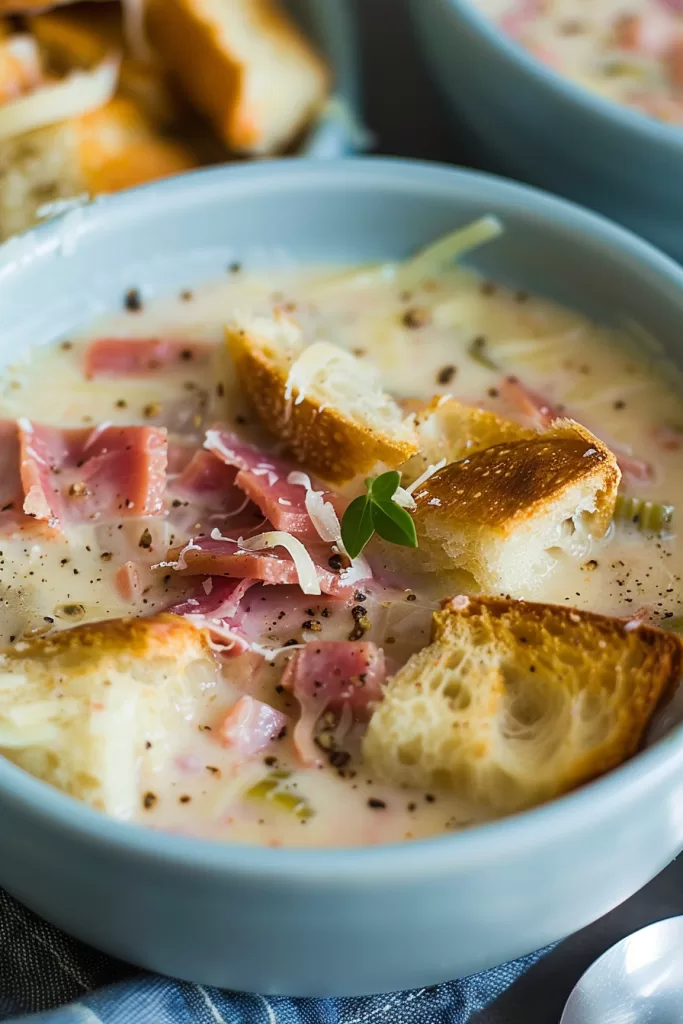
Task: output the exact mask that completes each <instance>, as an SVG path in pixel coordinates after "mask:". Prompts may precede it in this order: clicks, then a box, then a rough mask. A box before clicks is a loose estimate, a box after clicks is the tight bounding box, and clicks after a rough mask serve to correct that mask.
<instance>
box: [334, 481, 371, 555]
mask: <svg viewBox="0 0 683 1024" xmlns="http://www.w3.org/2000/svg"><path fill="white" fill-rule="evenodd" d="M374 532H375V528H374V526H373V525H372V503H371V501H370V498H369V496H368V495H367V494H361V496H360V497H359V498H354V499H353V501H352V502H351V504H350V505H349V507H348V508H347V509H346V512H345V513H344V515H343V517H342V522H341V535H342V541H343V542H344V547H345V548H346V551H347V554H348V556H349V558H357V557H358V555H359V554H360V553H361V551H362V550H363V548H364V547H365V545H366V544H367V542H368V541H369V540H370V538H371V537H372V535H373V533H374Z"/></svg>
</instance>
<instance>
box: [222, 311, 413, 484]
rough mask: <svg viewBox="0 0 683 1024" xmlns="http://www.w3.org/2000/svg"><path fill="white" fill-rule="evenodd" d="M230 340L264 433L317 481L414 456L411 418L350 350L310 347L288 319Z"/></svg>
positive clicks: (255, 322) (242, 330)
mask: <svg viewBox="0 0 683 1024" xmlns="http://www.w3.org/2000/svg"><path fill="white" fill-rule="evenodd" d="M227 342H228V347H229V350H230V353H231V355H232V358H233V361H234V363H235V367H236V370H237V376H238V378H239V382H240V385H241V387H242V389H243V391H244V393H245V394H246V395H247V396H248V398H249V400H250V401H251V403H252V405H253V406H254V408H255V410H256V412H257V413H258V415H259V418H260V420H261V422H262V423H263V425H264V427H266V428H267V429H268V430H270V431H271V432H272V433H273V434H275V436H276V437H278V438H280V439H281V440H283V441H285V442H286V443H287V445H288V447H289V448H290V449H291V450H292V452H293V453H294V455H295V456H296V457H297V459H298V460H299V461H300V462H301V463H302V464H303V465H304V466H306V467H307V468H309V469H310V470H311V471H312V472H314V473H316V474H317V475H318V476H321V477H323V478H324V479H325V480H329V481H331V482H332V483H336V484H342V483H344V482H346V481H348V480H351V479H352V478H353V477H355V476H357V475H358V474H359V473H368V472H370V470H371V469H373V467H374V466H376V465H377V464H378V463H382V464H384V465H386V466H390V467H395V466H398V465H400V464H401V463H402V462H405V460H406V459H408V458H410V456H411V455H414V454H415V452H416V451H417V448H418V444H417V437H416V434H415V430H414V427H413V425H412V420H411V419H410V418H408V419H404V417H403V413H402V411H401V409H400V408H399V406H398V405H397V404H396V402H394V400H393V398H391V396H390V395H387V394H386V393H385V392H384V391H383V390H382V388H381V386H380V384H379V381H378V379H377V377H376V375H375V374H374V373H373V372H372V370H371V369H370V367H368V366H367V365H366V364H364V363H361V362H360V361H359V360H358V359H356V357H355V356H353V355H351V353H350V352H347V351H345V350H344V349H341V348H338V347H337V346H336V345H330V344H328V343H327V342H317V343H315V344H313V345H310V346H309V347H308V348H306V347H305V346H304V343H303V340H302V337H301V332H300V331H299V330H298V328H297V327H296V325H294V323H293V322H292V321H290V320H288V319H286V318H284V317H281V318H280V319H279V320H278V319H276V320H266V319H261V318H256V319H252V320H250V321H248V322H246V323H245V324H244V325H243V326H240V325H235V326H233V327H230V328H228V330H227Z"/></svg>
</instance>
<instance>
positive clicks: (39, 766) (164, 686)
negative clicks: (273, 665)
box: [0, 614, 219, 818]
mask: <svg viewBox="0 0 683 1024" xmlns="http://www.w3.org/2000/svg"><path fill="white" fill-rule="evenodd" d="M218 679H219V668H218V665H217V663H216V661H215V658H214V655H213V654H212V652H211V650H210V647H209V645H208V640H207V635H206V634H205V633H204V632H203V631H201V630H199V629H197V628H196V627H195V626H193V625H192V624H191V623H190V622H188V621H187V620H186V619H184V618H181V617H180V616H176V615H166V614H162V615H157V616H155V617H153V618H149V619H115V620H110V621H107V622H99V623H93V624H88V625H84V626H78V627H76V628H74V629H69V630H65V631H63V632H61V633H56V634H55V635H54V636H50V637H44V638H36V639H30V640H24V641H20V642H19V643H17V644H15V645H14V646H12V647H8V648H5V649H4V650H3V651H2V653H0V754H1V755H3V756H4V757H6V758H8V759H9V760H10V761H13V762H14V763H15V764H17V765H19V767H21V768H23V769H24V770H25V771H27V772H29V773H30V774H31V775H34V776H36V777H37V778H39V779H42V780H44V781H45V782H48V783H50V784H51V785H53V786H55V787H56V788H57V789H60V790H63V791H64V792H65V793H68V794H70V795H71V796H73V797H76V798H77V799H79V800H83V801H84V802H85V803H88V804H90V805H91V806H92V807H95V808H97V809H98V810H101V811H104V812H105V813H107V814H110V815H113V816H114V817H118V818H130V817H132V816H133V815H134V814H135V812H136V810H137V809H138V806H139V801H140V792H139V774H138V773H139V770H140V767H141V766H147V767H150V768H151V769H153V768H154V766H155V765H156V764H157V763H158V759H159V758H162V760H163V756H164V752H166V753H167V752H168V750H169V749H170V745H171V744H172V733H173V730H174V728H176V727H177V725H178V724H179V723H181V722H183V721H188V720H191V719H192V717H193V715H194V714H195V711H196V710H198V709H199V708H201V707H203V706H204V704H205V701H206V694H207V692H209V691H210V688H211V686H215V685H216V683H217V681H218Z"/></svg>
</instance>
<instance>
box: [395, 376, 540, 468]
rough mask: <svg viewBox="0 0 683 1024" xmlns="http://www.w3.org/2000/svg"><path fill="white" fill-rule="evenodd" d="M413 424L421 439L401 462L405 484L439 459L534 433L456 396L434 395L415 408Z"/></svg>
mask: <svg viewBox="0 0 683 1024" xmlns="http://www.w3.org/2000/svg"><path fill="white" fill-rule="evenodd" d="M415 428H416V430H417V435H418V439H419V442H420V451H419V452H418V454H417V455H415V456H413V458H412V459H411V460H410V461H409V462H407V463H406V464H405V465H404V466H401V474H402V483H403V485H404V486H406V485H407V484H410V483H413V481H415V480H417V479H418V477H420V476H422V474H423V473H424V472H425V470H427V469H428V468H429V466H434V465H436V464H437V463H438V462H441V460H442V459H445V460H446V462H447V463H450V462H457V461H458V460H459V459H464V458H465V457H466V456H468V455H474V453H475V452H479V451H481V450H482V449H483V448H491V447H492V446H493V445H495V444H507V443H508V442H510V441H526V440H530V439H531V438H534V437H536V436H538V435H537V433H536V432H535V431H533V430H529V429H528V428H527V427H522V426H520V424H519V423H515V422H513V421H512V420H506V419H503V417H502V416H498V415H497V414H496V413H495V412H489V411H488V410H487V409H478V408H477V407H476V406H473V405H465V404H464V403H463V402H459V401H458V400H457V398H451V397H445V396H437V397H436V398H434V399H432V401H431V402H430V403H429V404H428V405H426V406H423V407H422V408H421V409H419V410H417V413H416V417H415Z"/></svg>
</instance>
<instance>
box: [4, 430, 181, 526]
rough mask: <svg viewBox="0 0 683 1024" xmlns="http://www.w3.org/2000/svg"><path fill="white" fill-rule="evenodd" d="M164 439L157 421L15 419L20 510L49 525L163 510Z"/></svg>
mask: <svg viewBox="0 0 683 1024" xmlns="http://www.w3.org/2000/svg"><path fill="white" fill-rule="evenodd" d="M167 444H168V440H167V435H166V431H165V430H164V429H161V428H159V427H114V426H106V425H102V426H100V427H95V428H94V429H80V428H79V429H72V430H59V429H58V428H56V427H48V426H42V425H40V424H35V423H30V422H29V421H27V420H19V467H20V476H21V483H22V487H23V491H24V504H23V508H24V511H25V512H26V514H27V515H29V516H33V517H34V518H36V519H39V520H45V521H47V522H48V523H49V524H50V526H53V527H58V526H59V525H60V523H61V522H62V521H63V520H70V521H73V522H83V521H88V520H92V519H99V518H102V517H117V516H137V517H139V516H158V515H163V514H164V511H165V510H164V491H165V488H166V464H167ZM74 486H75V487H77V488H78V490H77V491H75V492H74V493H73V494H71V493H70V488H72V487H74Z"/></svg>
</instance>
